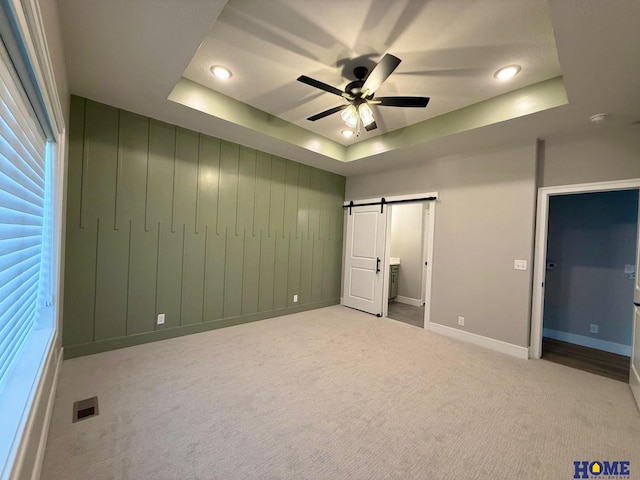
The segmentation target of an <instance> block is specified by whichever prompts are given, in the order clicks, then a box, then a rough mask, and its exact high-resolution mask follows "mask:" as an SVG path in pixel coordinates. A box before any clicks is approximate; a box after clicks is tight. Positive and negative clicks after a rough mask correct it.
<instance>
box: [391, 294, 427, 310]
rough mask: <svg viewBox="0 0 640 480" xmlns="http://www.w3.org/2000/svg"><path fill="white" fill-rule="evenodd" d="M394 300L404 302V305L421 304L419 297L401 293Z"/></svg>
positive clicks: (415, 305)
mask: <svg viewBox="0 0 640 480" xmlns="http://www.w3.org/2000/svg"><path fill="white" fill-rule="evenodd" d="M395 301H396V302H398V303H404V304H405V305H413V306H414V307H421V306H422V299H420V298H410V297H403V296H402V295H398V296H397V297H396V298H395Z"/></svg>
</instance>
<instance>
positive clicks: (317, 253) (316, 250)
mask: <svg viewBox="0 0 640 480" xmlns="http://www.w3.org/2000/svg"><path fill="white" fill-rule="evenodd" d="M323 259H324V241H323V240H321V239H319V238H317V237H316V234H314V238H313V267H312V272H311V303H318V302H320V301H322V273H323V268H324V264H323Z"/></svg>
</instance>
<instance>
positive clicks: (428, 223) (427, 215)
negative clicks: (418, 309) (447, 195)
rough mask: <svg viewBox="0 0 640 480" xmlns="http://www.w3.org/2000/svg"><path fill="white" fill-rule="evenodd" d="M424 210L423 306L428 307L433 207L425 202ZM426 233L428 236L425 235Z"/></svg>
mask: <svg viewBox="0 0 640 480" xmlns="http://www.w3.org/2000/svg"><path fill="white" fill-rule="evenodd" d="M423 207H424V208H423V210H422V278H421V280H422V299H421V300H422V305H424V306H426V303H427V283H428V281H427V274H428V272H429V263H431V262H430V260H429V245H430V243H429V242H430V241H431V239H430V238H429V236H430V233H429V232H431V228H430V227H431V219H430V216H431V205H430V204H429V203H428V202H425V205H423ZM427 228H429V230H427ZM425 232H426V235H425Z"/></svg>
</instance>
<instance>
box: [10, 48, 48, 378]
mask: <svg viewBox="0 0 640 480" xmlns="http://www.w3.org/2000/svg"><path fill="white" fill-rule="evenodd" d="M3 53H6V52H3ZM0 58H1V60H2V61H1V62H0V136H1V137H0V384H1V383H2V381H3V379H4V377H5V375H6V374H7V372H8V371H9V369H10V367H11V364H12V362H13V361H14V360H15V359H16V358H17V356H18V354H19V352H20V349H21V347H22V345H23V344H24V342H25V340H26V338H27V336H28V335H29V333H30V332H31V330H32V329H33V326H34V322H35V319H36V316H37V313H38V308H39V298H38V296H39V292H40V288H39V284H40V279H41V275H43V272H41V270H42V268H41V259H42V251H43V247H42V245H43V221H44V215H45V198H46V197H45V176H46V175H45V171H46V170H45V153H46V145H47V144H46V138H45V135H44V133H43V131H42V129H41V128H40V125H39V124H38V123H37V121H36V120H35V119H34V118H33V109H32V108H31V105H30V104H29V102H28V101H27V99H26V95H25V93H24V91H23V90H22V89H21V86H20V82H19V81H18V80H17V77H16V74H15V72H14V71H13V66H12V65H11V64H10V63H9V62H8V60H7V56H6V55H0Z"/></svg>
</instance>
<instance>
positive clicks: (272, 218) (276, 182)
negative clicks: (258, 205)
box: [269, 157, 287, 237]
mask: <svg viewBox="0 0 640 480" xmlns="http://www.w3.org/2000/svg"><path fill="white" fill-rule="evenodd" d="M286 175H287V161H286V160H284V159H283V158H279V157H271V201H270V209H269V234H270V235H274V234H275V231H276V230H277V231H278V233H279V234H280V236H281V237H284V235H285V234H284V187H285V182H286Z"/></svg>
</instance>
